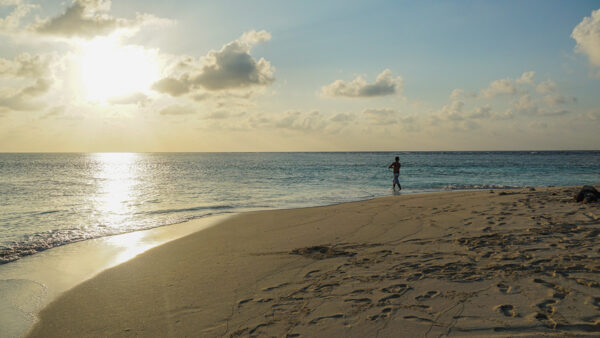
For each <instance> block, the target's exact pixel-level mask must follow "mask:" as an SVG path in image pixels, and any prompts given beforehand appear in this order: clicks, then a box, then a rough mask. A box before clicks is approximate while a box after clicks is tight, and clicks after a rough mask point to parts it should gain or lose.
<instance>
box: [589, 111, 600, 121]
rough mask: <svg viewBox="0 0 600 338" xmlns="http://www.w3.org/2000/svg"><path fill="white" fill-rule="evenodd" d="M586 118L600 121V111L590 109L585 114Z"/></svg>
mask: <svg viewBox="0 0 600 338" xmlns="http://www.w3.org/2000/svg"><path fill="white" fill-rule="evenodd" d="M586 116H587V118H588V119H590V120H592V121H600V109H592V110H590V111H588V112H587V114H586Z"/></svg>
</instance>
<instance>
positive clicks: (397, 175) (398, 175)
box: [394, 173, 400, 185]
mask: <svg viewBox="0 0 600 338" xmlns="http://www.w3.org/2000/svg"><path fill="white" fill-rule="evenodd" d="M398 177H400V174H399V173H398V174H397V173H394V183H396V184H398V185H400V181H399V180H398Z"/></svg>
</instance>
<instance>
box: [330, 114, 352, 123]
mask: <svg viewBox="0 0 600 338" xmlns="http://www.w3.org/2000/svg"><path fill="white" fill-rule="evenodd" d="M355 119H356V115H354V114H348V113H339V114H336V115H334V116H333V117H332V118H330V119H329V120H330V121H332V122H338V123H348V122H352V121H354V120H355Z"/></svg>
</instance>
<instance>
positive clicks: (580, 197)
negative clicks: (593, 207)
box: [575, 185, 600, 203]
mask: <svg viewBox="0 0 600 338" xmlns="http://www.w3.org/2000/svg"><path fill="white" fill-rule="evenodd" d="M575 200H576V201H577V202H586V203H589V202H596V201H598V200H600V192H598V190H596V188H594V187H592V186H591V185H584V186H583V188H581V190H579V192H578V193H577V195H575Z"/></svg>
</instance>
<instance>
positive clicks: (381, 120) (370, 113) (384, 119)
mask: <svg viewBox="0 0 600 338" xmlns="http://www.w3.org/2000/svg"><path fill="white" fill-rule="evenodd" d="M362 114H363V115H364V116H366V117H367V120H368V121H369V122H371V123H373V124H377V125H388V124H395V123H397V122H398V120H397V115H398V112H397V111H396V110H394V109H389V108H383V109H365V110H363V111H362Z"/></svg>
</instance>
